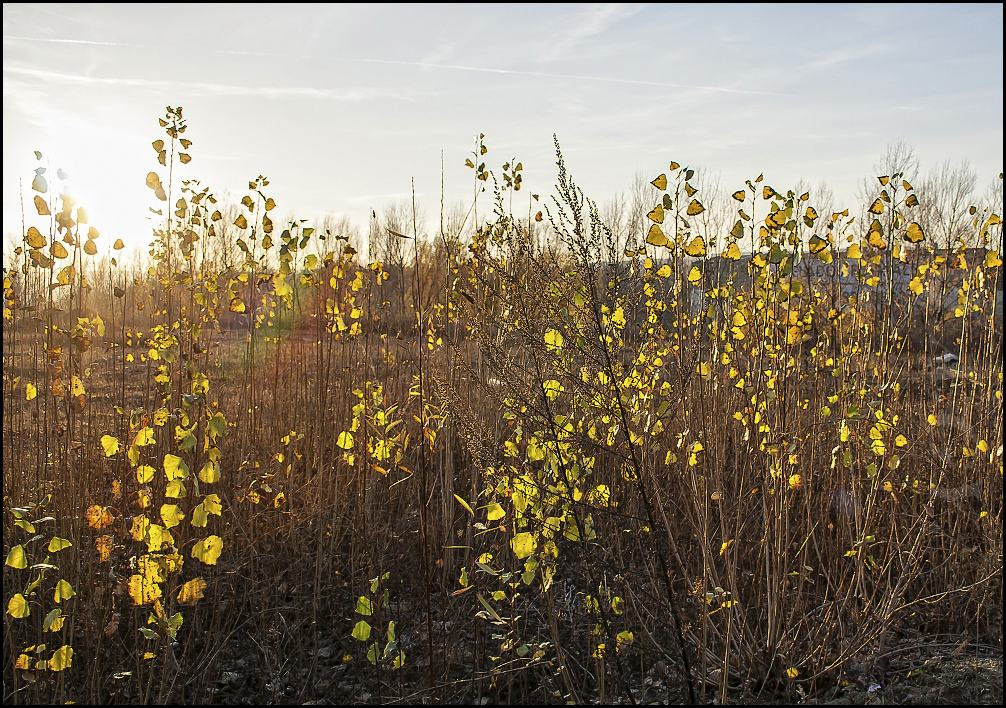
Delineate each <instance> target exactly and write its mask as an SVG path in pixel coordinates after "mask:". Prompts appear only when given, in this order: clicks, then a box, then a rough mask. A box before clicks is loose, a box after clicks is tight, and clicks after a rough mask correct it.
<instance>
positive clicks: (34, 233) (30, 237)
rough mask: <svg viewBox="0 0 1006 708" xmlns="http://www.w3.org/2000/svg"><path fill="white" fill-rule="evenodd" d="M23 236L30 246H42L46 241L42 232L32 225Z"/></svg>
mask: <svg viewBox="0 0 1006 708" xmlns="http://www.w3.org/2000/svg"><path fill="white" fill-rule="evenodd" d="M25 238H26V239H27V241H28V245H29V246H31V247H32V248H43V247H44V246H45V244H46V243H48V241H46V239H45V236H43V235H42V232H41V231H39V230H38V229H36V228H35V227H34V226H30V227H28V232H27V233H26V234H25Z"/></svg>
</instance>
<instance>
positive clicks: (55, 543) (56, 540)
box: [49, 536, 73, 553]
mask: <svg viewBox="0 0 1006 708" xmlns="http://www.w3.org/2000/svg"><path fill="white" fill-rule="evenodd" d="M72 545H73V544H72V543H70V542H69V541H67V540H66V539H65V538H60V537H59V536H53V537H52V540H51V541H49V553H59V552H60V551H62V550H63V549H64V548H69V547H70V546H72Z"/></svg>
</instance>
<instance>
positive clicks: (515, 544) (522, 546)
mask: <svg viewBox="0 0 1006 708" xmlns="http://www.w3.org/2000/svg"><path fill="white" fill-rule="evenodd" d="M537 547H538V539H537V538H535V537H534V536H533V535H531V534H530V533H528V532H527V531H522V532H521V533H519V534H517V535H516V536H514V537H513V538H512V539H510V548H511V549H512V550H513V552H514V555H516V556H517V557H518V558H527V557H528V556H530V555H531V554H532V553H534V551H535V549H536V548H537Z"/></svg>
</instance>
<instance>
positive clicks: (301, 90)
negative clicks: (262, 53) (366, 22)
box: [3, 65, 402, 101]
mask: <svg viewBox="0 0 1006 708" xmlns="http://www.w3.org/2000/svg"><path fill="white" fill-rule="evenodd" d="M3 70H4V74H5V75H7V74H11V75H14V76H22V77H27V78H32V79H40V80H43V81H60V82H65V83H74V84H81V83H83V84H91V85H98V86H117V87H123V86H129V87H134V88H149V89H157V90H161V91H191V92H202V93H208V94H212V95H217V96H253V97H259V98H316V99H327V100H337V101H367V100H373V99H376V98H391V97H397V98H402V95H401V93H400V92H397V91H386V90H382V89H374V88H355V89H334V88H316V87H313V86H238V85H235V84H218V83H209V82H204V81H171V80H163V79H131V78H120V77H105V76H85V75H83V74H64V73H61V72H56V71H45V70H42V69H29V68H25V67H15V66H8V65H4V68H3Z"/></svg>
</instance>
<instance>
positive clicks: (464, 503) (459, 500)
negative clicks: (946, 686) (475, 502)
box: [454, 494, 475, 516]
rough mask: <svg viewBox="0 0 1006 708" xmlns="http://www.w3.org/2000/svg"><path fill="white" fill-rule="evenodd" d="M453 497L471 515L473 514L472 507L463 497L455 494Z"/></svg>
mask: <svg viewBox="0 0 1006 708" xmlns="http://www.w3.org/2000/svg"><path fill="white" fill-rule="evenodd" d="M454 498H455V499H457V500H458V504H460V505H461V506H463V507H464V508H465V511H467V512H468V513H469V514H470V515H471V516H475V512H474V511H472V507H471V506H470V505H469V504H468V502H466V501H465V500H464V499H462V498H461V497H460V496H458V495H457V494H455V495H454Z"/></svg>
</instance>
